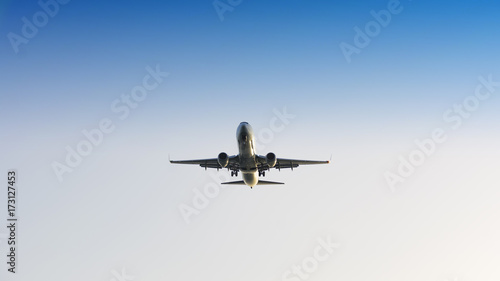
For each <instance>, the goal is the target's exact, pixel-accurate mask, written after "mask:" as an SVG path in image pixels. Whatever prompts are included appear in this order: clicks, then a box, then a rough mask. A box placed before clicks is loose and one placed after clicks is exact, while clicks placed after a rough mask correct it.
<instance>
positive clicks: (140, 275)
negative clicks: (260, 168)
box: [0, 0, 500, 281]
mask: <svg viewBox="0 0 500 281" xmlns="http://www.w3.org/2000/svg"><path fill="white" fill-rule="evenodd" d="M221 1H222V0H221ZM42 2H43V0H42ZM339 2H340V1H299V0H291V1H290V0H289V1H272V2H269V1H246V0H243V1H242V2H241V4H239V5H237V6H235V7H234V8H233V10H232V11H228V12H225V13H224V15H223V20H222V21H221V18H220V17H219V15H218V14H217V11H216V9H215V8H214V5H213V2H212V1H194V2H193V1H191V2H187V1H119V2H118V1H113V2H102V1H76V0H73V1H70V2H69V3H67V4H64V5H62V4H59V9H58V11H57V12H56V13H55V15H54V16H53V17H49V18H48V22H47V24H46V25H44V26H42V27H39V28H38V31H37V32H36V34H34V36H33V37H32V38H28V39H27V40H28V41H27V43H26V44H21V45H19V46H18V52H16V51H15V48H14V47H13V45H12V43H11V42H10V40H9V36H12V34H16V35H18V36H22V29H23V24H24V23H23V20H22V19H23V18H24V17H25V18H26V19H27V20H28V21H30V22H32V21H33V16H34V15H36V14H37V13H39V12H40V11H43V10H42V7H41V6H40V4H38V2H37V1H3V2H2V4H0V35H2V37H1V38H3V39H1V40H0V73H2V75H1V76H0V85H1V88H0V159H1V160H0V167H1V169H0V171H1V172H2V173H3V174H4V175H5V174H6V172H7V170H8V169H11V168H15V169H17V170H18V172H19V192H18V209H19V211H18V214H19V218H20V221H19V224H20V226H19V232H18V239H19V248H18V256H19V268H18V270H19V272H18V273H17V274H16V275H12V274H11V273H8V272H7V269H6V266H5V264H4V263H2V264H4V265H3V266H1V267H0V279H1V280H36V279H40V280H48V279H50V280H61V281H62V280H103V281H108V280H113V278H115V279H116V277H115V275H114V274H113V272H120V271H121V270H122V268H125V270H126V272H127V273H128V274H130V275H133V276H134V278H133V280H135V281H146V280H283V279H282V274H283V273H284V272H286V271H287V270H290V269H291V268H292V267H293V266H294V265H300V264H301V263H302V261H303V260H305V259H306V258H307V257H309V256H311V255H312V253H313V251H314V249H315V247H317V245H318V242H317V240H318V239H320V238H326V237H329V238H330V239H332V240H334V241H335V242H336V243H338V244H339V245H340V246H339V248H338V249H336V250H335V251H334V252H333V254H331V255H330V256H329V258H328V259H327V260H326V261H324V262H321V263H320V264H319V265H318V268H317V270H314V272H312V273H311V274H310V276H309V277H308V280H384V281H391V280H394V281H395V280H415V281H416V280H419V281H421V280H432V281H442V280H458V281H468V280H470V281H472V280H498V279H499V278H500V269H499V267H498V264H499V262H500V242H499V241H500V240H499V239H498V237H500V205H499V204H498V202H499V200H500V191H499V190H498V188H499V186H500V178H499V176H498V174H499V173H498V169H499V167H500V148H499V146H498V143H500V142H499V141H500V133H499V127H498V124H500V111H499V108H500V99H499V95H500V86H498V87H496V88H495V89H496V91H494V92H492V94H491V96H490V97H489V98H488V99H486V100H482V101H480V104H479V105H478V108H477V110H474V111H473V112H468V113H470V116H469V117H468V118H463V120H462V121H463V123H462V125H461V126H459V128H457V129H453V128H452V124H453V123H450V122H447V121H446V120H445V119H443V114H445V113H446V112H447V111H448V110H450V109H453V108H454V105H456V104H461V103H462V102H463V101H464V100H465V99H466V98H468V97H471V96H472V95H474V91H475V89H476V87H477V86H478V85H480V82H479V80H478V78H479V77H485V78H487V77H488V76H491V77H492V78H491V79H492V80H493V81H500V71H499V66H500V56H499V55H498V54H499V53H498V50H500V39H499V38H500V29H499V27H500V17H499V16H498V12H499V11H500V3H497V2H494V1H485V0H480V1H461V2H460V1H459V2H456V1H455V2H453V3H452V2H446V3H436V2H435V1H421V0H414V1H408V0H406V1H403V0H402V1H400V3H399V7H400V8H401V9H402V10H401V12H400V13H398V14H392V16H391V20H390V22H389V23H388V24H387V26H386V27H381V28H380V32H379V33H378V34H376V35H375V36H374V37H373V38H371V41H370V43H369V45H368V46H366V47H364V48H360V52H359V53H358V54H353V55H352V57H351V61H350V62H348V61H347V60H346V58H345V56H344V55H343V53H342V51H341V48H340V47H339V46H340V44H341V43H342V42H345V43H348V44H351V45H354V41H355V40H354V38H355V36H356V31H355V27H359V28H361V29H365V26H366V25H367V24H368V23H369V22H370V21H373V16H372V15H371V13H370V12H371V11H372V10H373V11H375V12H379V11H381V10H385V9H387V7H388V3H391V1H356V2H352V3H351V2H350V3H339ZM43 3H45V2H43ZM222 3H228V2H226V1H222ZM9 34H11V35H9ZM147 67H151V68H153V69H154V68H156V67H159V68H160V69H161V71H164V72H168V73H169V75H168V77H166V78H164V79H163V81H162V82H161V83H159V85H158V86H157V87H155V88H154V89H153V90H151V91H149V92H148V94H147V97H146V98H145V99H144V100H143V101H141V102H140V103H139V104H138V107H137V108H134V109H131V110H130V114H129V115H128V116H127V117H126V118H123V120H122V119H121V118H120V114H117V112H115V111H113V109H112V104H113V102H114V101H115V100H117V99H120V98H121V96H122V95H124V94H127V95H128V94H130V93H131V91H132V89H133V88H134V87H136V86H140V85H142V81H143V78H144V77H145V76H146V75H147V74H148V70H147ZM284 109H286V111H287V112H288V113H290V114H293V115H294V116H295V117H294V118H292V119H290V122H289V124H287V125H286V126H285V128H284V129H283V131H280V132H274V134H273V137H272V138H271V139H269V140H268V141H265V140H262V136H263V134H264V133H263V132H265V130H267V129H269V126H270V125H269V124H270V122H271V120H273V118H274V117H275V113H274V112H275V111H283V110H284ZM104 118H108V119H109V120H111V122H112V124H113V125H114V128H115V129H114V131H113V132H111V133H109V134H105V135H104V138H103V141H102V143H100V144H99V145H97V146H95V147H94V148H93V150H92V152H91V153H90V154H89V155H88V156H85V157H83V160H82V162H81V164H79V165H78V166H77V167H76V168H75V169H74V171H72V172H71V173H66V174H64V176H63V181H62V182H60V181H59V180H58V178H57V176H56V174H55V173H54V171H53V167H52V165H53V163H54V162H56V161H57V162H61V163H64V161H65V157H66V153H67V151H66V147H67V146H69V147H72V148H75V147H76V146H77V144H78V143H80V142H81V141H82V140H84V139H85V137H84V135H83V134H82V130H92V129H95V128H98V126H99V122H100V121H101V120H103V119H104ZM241 121H247V122H249V123H250V124H251V125H252V126H253V128H254V131H255V132H256V133H257V134H258V141H259V144H260V145H259V147H258V152H259V153H260V154H265V153H267V152H269V151H273V152H274V153H275V154H276V155H277V156H278V157H284V158H292V157H294V158H305V159H329V157H330V156H332V162H333V164H331V165H328V166H316V167H299V168H298V169H296V170H294V171H293V172H292V171H281V172H278V171H274V170H273V171H270V172H268V173H267V177H266V178H267V179H268V180H276V181H284V182H286V184H285V185H284V186H280V187H265V186H264V187H256V188H254V189H253V190H250V189H249V188H246V187H242V186H231V187H226V188H223V189H221V191H220V194H219V195H218V196H216V197H215V198H213V199H210V202H209V205H208V207H206V208H205V209H203V210H201V211H200V214H199V215H196V216H193V217H192V221H191V223H190V224H186V222H185V221H184V220H183V217H182V215H181V213H180V211H179V206H181V205H182V204H191V205H192V203H191V202H192V200H193V197H194V194H195V193H194V191H193V190H203V188H204V187H206V186H207V185H209V184H212V183H213V182H214V179H213V175H216V177H219V178H223V177H224V176H225V177H227V176H228V172H227V171H221V172H219V173H218V174H217V173H213V172H211V171H204V170H203V169H200V168H199V167H195V166H175V165H170V164H169V163H168V155H170V157H172V159H189V158H213V157H216V156H217V154H218V153H220V152H221V151H225V152H227V153H228V154H235V153H237V149H236V139H235V133H236V127H237V125H238V124H239V122H241ZM436 128H441V129H443V130H444V132H445V134H446V136H447V139H446V141H445V142H444V143H441V144H438V145H437V146H436V149H435V152H434V153H433V154H432V155H431V156H429V157H427V158H426V159H425V162H424V163H423V164H422V165H421V166H419V167H417V168H416V170H415V172H414V174H413V175H411V176H410V177H408V178H407V180H406V181H405V182H404V183H400V184H398V185H397V187H396V189H395V190H391V189H390V188H389V186H388V184H387V182H386V180H385V178H384V175H385V173H386V172H387V171H391V172H395V171H397V167H398V165H399V159H398V158H399V157H400V156H402V157H408V155H409V154H410V153H411V152H413V151H415V149H416V148H417V146H416V145H415V143H414V142H415V140H422V139H426V138H429V137H430V136H431V134H432V131H433V130H434V129H436ZM2 178H5V176H2ZM3 185H4V186H5V184H3ZM0 210H6V190H5V189H2V191H1V192H0ZM2 212H4V211H2ZM5 216H6V214H5V213H2V214H0V217H5ZM2 220H3V219H2ZM3 221H4V223H6V221H5V220H3ZM4 223H0V225H3V224H4ZM6 231H7V230H6V228H5V227H2V228H0V254H1V257H0V260H4V258H2V257H5V253H6V250H7V245H6V243H5V237H6V236H5V235H6V234H7V232H6ZM296 278H298V277H296ZM291 280H293V279H291ZM298 280H301V279H298Z"/></svg>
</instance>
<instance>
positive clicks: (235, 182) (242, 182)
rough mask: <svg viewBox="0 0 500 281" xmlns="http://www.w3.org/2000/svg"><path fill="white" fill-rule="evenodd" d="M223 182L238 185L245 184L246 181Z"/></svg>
mask: <svg viewBox="0 0 500 281" xmlns="http://www.w3.org/2000/svg"><path fill="white" fill-rule="evenodd" d="M221 184H238V185H245V182H244V181H228V182H223V183H221Z"/></svg>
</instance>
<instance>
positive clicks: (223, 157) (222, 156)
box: [217, 152, 229, 168]
mask: <svg viewBox="0 0 500 281" xmlns="http://www.w3.org/2000/svg"><path fill="white" fill-rule="evenodd" d="M217 162H219V165H221V167H222V168H226V167H227V164H229V156H227V153H225V152H221V153H219V156H217Z"/></svg>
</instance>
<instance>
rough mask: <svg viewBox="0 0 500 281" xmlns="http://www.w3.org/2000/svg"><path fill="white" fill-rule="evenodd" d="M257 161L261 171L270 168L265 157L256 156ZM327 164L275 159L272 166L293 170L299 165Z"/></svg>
mask: <svg viewBox="0 0 500 281" xmlns="http://www.w3.org/2000/svg"><path fill="white" fill-rule="evenodd" d="M257 160H258V162H259V163H260V165H261V166H260V167H261V169H263V170H268V169H269V168H270V167H269V165H268V164H267V161H266V156H261V155H257ZM328 163H330V161H329V160H326V161H316V160H300V159H286V158H277V159H276V165H274V168H276V169H278V170H280V169H287V168H290V169H292V170H293V168H297V167H298V166H300V165H316V164H328Z"/></svg>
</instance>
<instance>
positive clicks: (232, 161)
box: [170, 155, 239, 170]
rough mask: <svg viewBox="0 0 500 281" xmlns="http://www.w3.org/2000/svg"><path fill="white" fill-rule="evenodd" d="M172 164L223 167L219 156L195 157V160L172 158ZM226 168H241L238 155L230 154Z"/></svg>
mask: <svg viewBox="0 0 500 281" xmlns="http://www.w3.org/2000/svg"><path fill="white" fill-rule="evenodd" d="M170 163H172V164H191V165H200V167H202V168H205V170H206V169H207V168H214V169H222V168H223V167H222V166H221V165H220V164H219V161H217V158H209V159H195V160H170ZM226 168H228V169H231V170H237V169H239V161H238V155H233V156H229V164H227V166H226Z"/></svg>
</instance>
